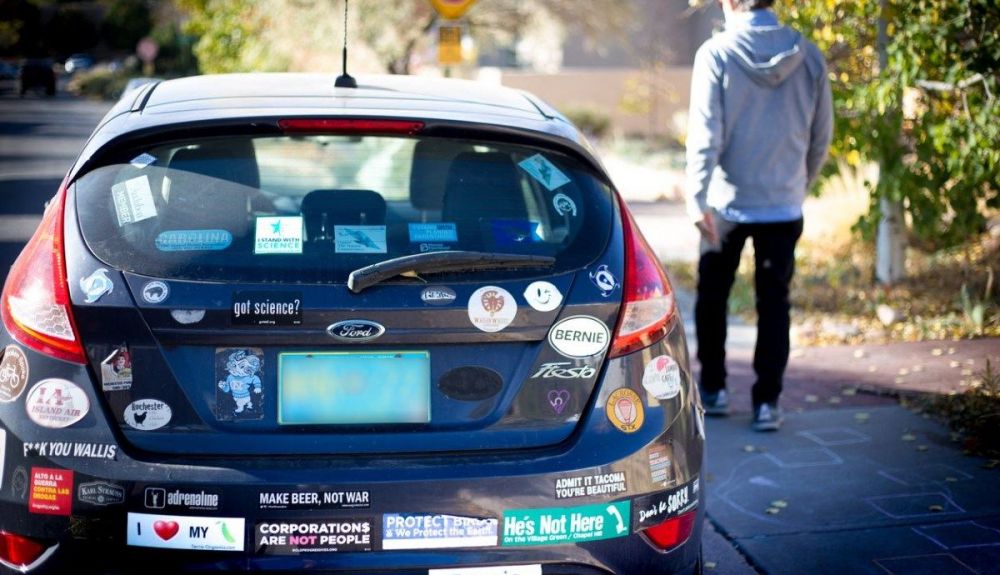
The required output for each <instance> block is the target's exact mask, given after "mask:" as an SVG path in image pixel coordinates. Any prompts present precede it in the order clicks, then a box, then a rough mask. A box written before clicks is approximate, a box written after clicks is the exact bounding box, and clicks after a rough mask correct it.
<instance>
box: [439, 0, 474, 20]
mask: <svg viewBox="0 0 1000 575" xmlns="http://www.w3.org/2000/svg"><path fill="white" fill-rule="evenodd" d="M475 3H476V0H431V4H433V5H434V9H435V10H437V13H438V14H440V15H441V17H442V18H444V19H446V20H457V19H459V18H461V17H462V15H463V14H465V12H466V11H468V9H469V8H470V7H471V6H472V5H473V4H475Z"/></svg>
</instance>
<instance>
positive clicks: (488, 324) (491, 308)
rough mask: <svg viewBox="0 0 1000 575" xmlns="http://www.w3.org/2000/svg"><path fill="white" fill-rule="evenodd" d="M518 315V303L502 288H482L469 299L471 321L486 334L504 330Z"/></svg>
mask: <svg viewBox="0 0 1000 575" xmlns="http://www.w3.org/2000/svg"><path fill="white" fill-rule="evenodd" d="M516 315H517V302H516V301H514V296H512V295H510V292H509V291H507V290H505V289H503V288H502V287H496V286H486V287H481V288H479V289H477V290H476V291H474V292H472V297H470V298H469V320H470V321H471V322H472V325H474V326H476V327H477V328H479V329H481V330H483V331H485V332H490V333H493V332H497V331H500V330H502V329H503V328H505V327H507V326H508V325H510V323H511V322H512V321H514V316H516Z"/></svg>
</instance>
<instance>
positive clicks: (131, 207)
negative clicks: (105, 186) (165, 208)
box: [111, 176, 156, 227]
mask: <svg viewBox="0 0 1000 575" xmlns="http://www.w3.org/2000/svg"><path fill="white" fill-rule="evenodd" d="M111 199H112V200H114V203H115V213H116V214H117V215H118V227H122V226H124V225H125V224H134V223H136V222H141V221H143V220H148V219H149V218H155V217H156V203H154V202H153V190H152V188H150V187H149V178H148V177H146V176H139V177H138V178H132V179H131V180H125V181H124V182H118V183H117V184H115V185H113V186H111Z"/></svg>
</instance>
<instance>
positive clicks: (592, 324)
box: [549, 315, 611, 359]
mask: <svg viewBox="0 0 1000 575" xmlns="http://www.w3.org/2000/svg"><path fill="white" fill-rule="evenodd" d="M610 343H611V332H610V331H609V330H608V326H606V325H604V323H603V322H602V321H601V320H599V319H597V318H593V317H590V316H589V315H575V316H573V317H568V318H566V319H563V320H561V321H559V323H557V324H555V325H554V326H552V329H550V330H549V345H551V346H552V348H553V349H555V350H556V351H558V352H559V353H560V354H562V355H564V356H566V357H569V358H573V359H583V358H586V357H593V356H595V355H598V354H601V353H604V350H606V349H608V345H609V344H610Z"/></svg>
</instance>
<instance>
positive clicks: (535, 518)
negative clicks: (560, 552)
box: [501, 501, 631, 547]
mask: <svg viewBox="0 0 1000 575" xmlns="http://www.w3.org/2000/svg"><path fill="white" fill-rule="evenodd" d="M630 518H631V516H630V507H629V502H628V501H618V502H615V503H597V504H594V505H584V506H581V507H553V508H548V509H514V510H508V511H504V512H503V540H502V543H501V544H502V545H503V546H505V547H509V546H515V545H518V546H526V545H558V544H560V543H580V542H583V541H597V540H599V539H613V538H615V537H624V536H626V535H628V534H629V524H630Z"/></svg>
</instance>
